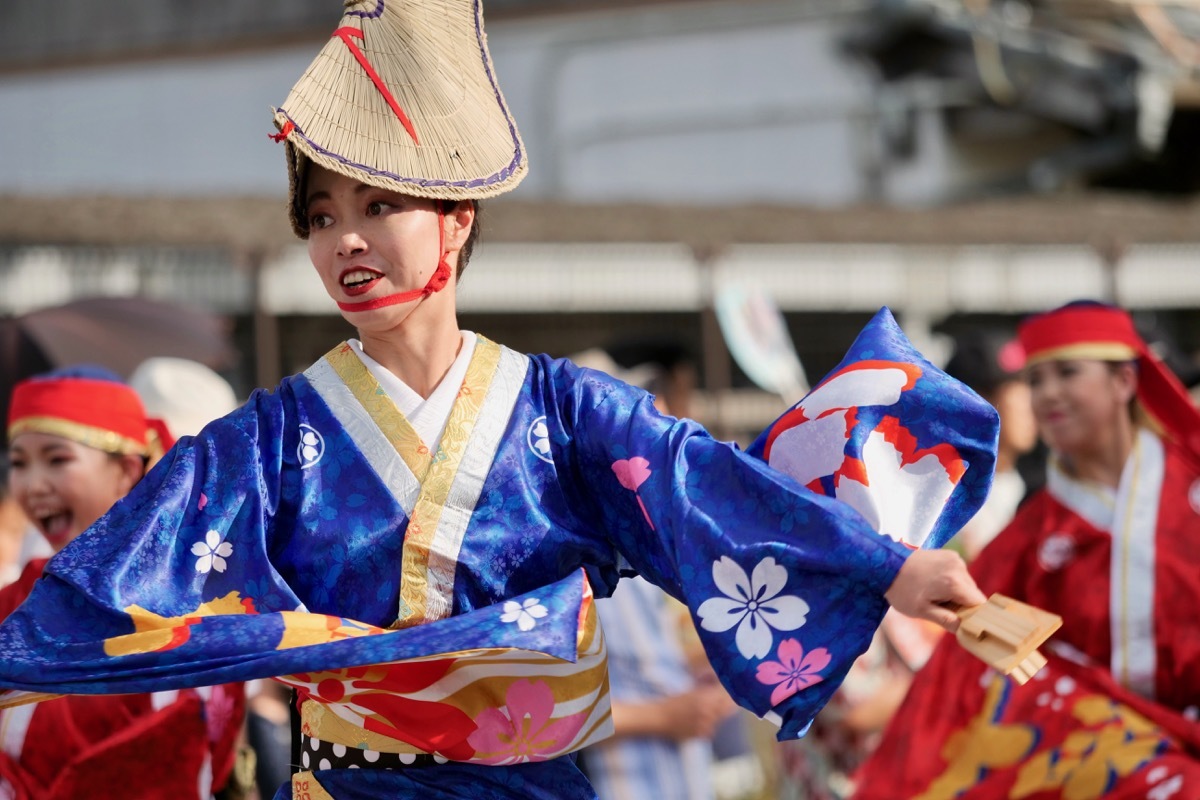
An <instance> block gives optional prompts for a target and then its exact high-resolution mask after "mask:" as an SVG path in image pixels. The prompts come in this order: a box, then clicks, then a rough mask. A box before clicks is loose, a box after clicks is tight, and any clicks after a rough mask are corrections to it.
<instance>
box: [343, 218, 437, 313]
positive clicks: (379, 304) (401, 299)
mask: <svg viewBox="0 0 1200 800" xmlns="http://www.w3.org/2000/svg"><path fill="white" fill-rule="evenodd" d="M434 202H435V203H436V202H437V201H436V200H435V201H434ZM437 217H438V252H439V253H441V254H442V255H441V258H440V259H439V260H438V265H437V269H435V270H434V271H433V275H431V276H430V277H429V283H427V284H425V288H424V289H413V290H412V291H410V292H399V293H397V294H389V295H386V296H384V297H379V298H376V299H375V300H363V301H362V302H360V303H343V302H340V301H339V302H338V304H337V307H338V308H340V309H341V310H342V311H374V310H375V309H377V308H385V307H387V306H395V305H399V304H401V303H411V302H412V301H413V300H420V299H421V298H422V297H428V296H429V295H431V294H433V293H434V292H440V291H441V290H442V289H444V288H446V284H447V283H449V282H450V265H449V264H447V263H446V256H447V255H448V253H447V252H446V216H445V214H443V213H442V207H441V204H439V205H438V212H437Z"/></svg>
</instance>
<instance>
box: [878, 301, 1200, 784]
mask: <svg viewBox="0 0 1200 800" xmlns="http://www.w3.org/2000/svg"><path fill="white" fill-rule="evenodd" d="M1020 338H1021V343H1022V344H1023V345H1024V347H1025V350H1026V353H1027V356H1028V366H1027V377H1028V379H1029V381H1030V387H1031V389H1032V394H1033V406H1034V413H1035V416H1036V417H1037V419H1038V426H1039V430H1040V431H1041V435H1042V437H1043V438H1044V439H1045V441H1046V443H1047V445H1048V446H1049V448H1050V450H1051V452H1052V459H1051V462H1050V464H1049V469H1048V481H1047V486H1046V487H1045V488H1044V489H1043V490H1041V491H1040V492H1039V493H1038V494H1037V495H1035V496H1034V497H1033V498H1031V499H1030V501H1029V502H1028V503H1026V504H1025V506H1024V507H1023V508H1022V509H1021V510H1020V511H1019V512H1018V513H1017V516H1016V517H1015V518H1014V520H1013V522H1012V523H1011V524H1010V525H1009V526H1008V527H1007V528H1006V529H1005V530H1004V531H1003V532H1002V533H1001V534H1000V535H999V536H998V537H997V538H996V540H995V541H994V542H993V543H992V544H991V545H990V546H988V547H987V548H986V549H985V550H984V551H983V552H982V553H981V554H980V556H979V558H978V559H977V560H976V561H975V562H974V563H973V564H972V572H973V574H974V575H975V577H976V579H977V581H978V582H979V586H980V588H981V589H982V590H983V591H984V592H985V593H987V594H990V593H992V592H1001V593H1003V594H1006V595H1009V596H1011V597H1014V598H1017V599H1019V600H1023V601H1026V602H1028V603H1031V604H1033V605H1036V606H1039V607H1041V608H1044V609H1046V610H1048V611H1052V612H1054V613H1057V614H1060V615H1061V616H1062V617H1063V627H1062V629H1061V630H1060V631H1059V632H1058V633H1057V634H1056V635H1055V637H1054V638H1053V639H1052V640H1051V642H1050V643H1049V644H1048V646H1047V648H1046V655H1047V656H1048V657H1049V659H1050V663H1049V665H1048V666H1047V667H1046V668H1045V669H1043V670H1042V672H1040V673H1039V674H1038V675H1037V676H1036V677H1035V678H1034V679H1033V680H1032V681H1030V682H1029V683H1028V684H1026V685H1024V686H1018V685H1016V684H1015V683H1013V682H1011V681H1009V680H1008V679H1006V678H1002V677H999V676H997V675H995V674H994V673H989V671H988V670H986V669H985V668H984V667H982V666H981V665H980V664H979V662H978V661H977V660H974V659H973V658H972V657H971V656H970V655H968V654H967V653H966V651H964V650H963V649H962V648H960V647H958V646H957V645H956V644H955V643H954V642H950V641H947V642H944V643H943V645H942V646H941V647H939V649H938V651H937V652H936V654H935V655H934V657H933V659H932V660H931V661H930V663H929V664H928V666H927V667H926V668H925V669H924V670H923V671H922V672H921V673H920V674H919V675H918V676H917V679H916V681H915V683H914V684H913V687H912V690H911V691H910V692H909V695H908V697H907V698H906V700H905V702H904V704H903V706H902V707H901V709H900V711H899V712H898V714H897V715H896V717H895V719H894V720H893V723H892V725H891V726H890V727H889V729H888V731H887V734H886V736H885V740H884V742H883V743H882V745H881V746H880V748H879V749H878V750H877V751H876V753H875V755H874V757H873V758H872V759H871V760H870V761H869V762H868V763H867V764H866V765H865V766H864V768H863V770H862V771H861V773H860V776H859V777H860V783H859V786H860V791H859V793H858V794H856V795H855V797H856V798H897V797H904V798H925V799H926V800H931V799H932V798H957V797H964V798H1014V799H1017V798H1020V799H1021V800H1025V799H1029V800H1042V799H1043V798H1059V797H1061V798H1070V799H1071V800H1090V798H1099V797H1105V798H1134V797H1136V798H1150V799H1151V800H1166V799H1167V798H1176V800H1182V798H1191V797H1200V760H1198V757H1200V726H1198V725H1197V724H1196V719H1197V712H1198V705H1200V636H1198V635H1197V633H1196V627H1195V619H1194V615H1195V613H1196V611H1195V610H1196V609H1197V608H1200V573H1198V572H1197V570H1196V567H1195V565H1196V563H1197V561H1198V560H1200V469H1198V467H1197V464H1198V463H1200V459H1198V458H1197V451H1198V449H1200V448H1197V441H1196V437H1197V435H1198V434H1200V416H1198V415H1197V412H1196V410H1195V409H1194V408H1193V407H1192V406H1191V404H1190V403H1189V402H1188V400H1187V396H1186V393H1185V392H1184V390H1183V388H1182V386H1181V385H1180V384H1179V382H1178V381H1177V380H1176V379H1175V378H1174V376H1173V375H1171V374H1170V373H1169V372H1168V371H1167V370H1166V369H1165V368H1164V367H1163V366H1162V365H1161V363H1159V362H1158V360H1157V359H1156V358H1155V357H1154V356H1153V355H1152V354H1150V352H1149V351H1148V350H1147V348H1146V345H1145V343H1144V342H1143V341H1142V339H1141V338H1140V337H1139V336H1138V334H1137V333H1136V332H1135V330H1134V327H1133V324H1132V321H1131V320H1130V318H1129V316H1128V314H1126V313H1125V312H1124V311H1121V310H1120V309H1117V308H1114V307H1111V306H1105V305H1100V304H1097V303H1072V304H1070V305H1067V306H1064V307H1062V308H1059V309H1057V310H1055V311H1052V312H1049V313H1046V314H1043V315H1040V316H1035V317H1033V318H1031V319H1030V320H1028V321H1027V322H1025V323H1024V325H1023V326H1022V327H1021V329H1020Z"/></svg>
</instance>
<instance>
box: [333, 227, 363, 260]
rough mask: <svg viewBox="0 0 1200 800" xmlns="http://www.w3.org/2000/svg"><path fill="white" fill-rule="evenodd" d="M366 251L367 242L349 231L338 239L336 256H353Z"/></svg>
mask: <svg viewBox="0 0 1200 800" xmlns="http://www.w3.org/2000/svg"><path fill="white" fill-rule="evenodd" d="M366 251H367V242H366V240H365V239H363V237H362V236H360V235H359V234H357V233H355V232H353V231H350V232H347V233H344V234H342V236H341V238H339V239H338V255H339V256H353V255H357V254H359V253H365V252H366Z"/></svg>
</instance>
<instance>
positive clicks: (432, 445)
mask: <svg viewBox="0 0 1200 800" xmlns="http://www.w3.org/2000/svg"><path fill="white" fill-rule="evenodd" d="M459 333H460V334H462V347H461V348H459V351H458V355H457V356H456V357H455V359H454V363H453V364H451V365H450V370H449V371H448V372H447V373H446V377H444V378H442V381H441V383H439V384H438V385H437V387H436V388H435V389H434V390H433V394H431V395H429V398H428V399H425V398H423V397H421V395H419V394H417V393H416V392H415V391H413V390H412V388H411V387H410V386H409V385H408V384H406V383H405V382H404V381H402V380H400V379H399V378H397V377H396V376H395V375H393V374H392V373H391V371H390V370H388V369H387V367H385V366H383V365H382V364H380V363H379V362H378V361H376V360H375V359H373V358H371V357H370V356H369V355H367V354H366V353H364V352H363V349H362V342H360V341H359V340H358V339H351V340H350V347H351V348H353V350H354V353H355V355H357V356H358V357H359V358H360V359H361V360H362V362H363V366H365V367H366V368H367V370H368V371H370V373H371V375H373V376H374V377H375V380H377V381H379V385H380V386H381V387H383V390H384V391H385V392H387V394H388V397H390V398H392V402H393V403H395V404H396V408H398V409H400V413H401V414H403V415H404V417H405V418H406V419H407V420H408V422H409V424H410V425H412V426H413V430H415V431H416V432H417V435H418V436H420V437H421V441H422V442H424V443H425V446H426V447H428V448H429V452H430V453H436V452H437V449H438V445H439V444H441V441H442V432H443V431H444V430H445V429H446V422H447V421H448V420H449V419H450V409H451V408H453V407H454V400H455V399H456V398H457V397H458V390H459V389H460V388H461V387H462V382H463V378H464V377H466V374H467V365H468V364H470V363H471V356H472V355H474V353H475V334H474V333H472V332H471V331H459Z"/></svg>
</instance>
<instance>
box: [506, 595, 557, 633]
mask: <svg viewBox="0 0 1200 800" xmlns="http://www.w3.org/2000/svg"><path fill="white" fill-rule="evenodd" d="M547 613H548V612H547V610H546V607H545V606H544V605H542V604H541V603H540V602H539V601H538V599H537V598H536V597H531V598H529V599H528V600H525V601H524V602H521V603H518V602H517V601H516V600H506V601H504V613H503V614H501V615H500V621H501V622H515V623H517V627H518V628H520V629H521V630H523V631H531V630H533V628H534V626H535V625H537V621H538V620H539V619H541V618H542V617H544V616H546V614H547Z"/></svg>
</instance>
